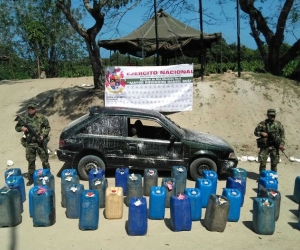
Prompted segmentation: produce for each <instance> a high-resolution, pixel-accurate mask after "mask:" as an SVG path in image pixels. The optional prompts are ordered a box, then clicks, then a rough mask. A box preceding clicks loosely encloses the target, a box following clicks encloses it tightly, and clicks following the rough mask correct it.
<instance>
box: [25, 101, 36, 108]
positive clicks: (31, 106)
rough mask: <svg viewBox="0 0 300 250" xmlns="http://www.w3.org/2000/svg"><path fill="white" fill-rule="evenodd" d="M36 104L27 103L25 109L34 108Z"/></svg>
mask: <svg viewBox="0 0 300 250" xmlns="http://www.w3.org/2000/svg"><path fill="white" fill-rule="evenodd" d="M36 106H37V105H36V103H35V102H29V103H28V104H27V108H34V109H35V108H36Z"/></svg>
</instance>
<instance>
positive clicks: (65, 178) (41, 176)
mask: <svg viewBox="0 0 300 250" xmlns="http://www.w3.org/2000/svg"><path fill="white" fill-rule="evenodd" d="M72 171H75V172H76V170H65V172H63V173H62V189H61V190H62V206H63V205H64V204H65V195H63V192H64V190H66V187H67V186H70V187H71V186H72V185H70V184H73V186H72V189H74V188H79V189H82V190H83V188H82V187H80V184H79V180H78V176H77V173H76V174H75V172H73V173H72ZM126 171H127V170H126V169H120V170H119V174H120V175H124V174H125V175H126ZM147 171H148V172H147ZM155 171H156V170H155V169H147V170H145V174H144V190H143V193H144V194H146V195H148V193H147V192H148V189H150V191H149V196H150V204H149V218H151V217H152V218H153V219H157V218H156V217H161V215H160V216H158V215H157V214H159V212H158V211H159V209H156V208H155V209H151V208H152V207H153V204H156V203H159V202H154V200H155V198H152V199H151V197H154V196H153V195H152V194H155V195H156V196H157V197H156V198H158V199H161V198H159V195H158V194H160V195H161V197H164V191H165V190H168V187H169V186H168V185H167V184H169V183H168V182H170V180H172V178H173V179H175V178H177V183H179V184H180V185H179V184H177V186H176V188H177V189H178V190H180V188H182V189H183V190H184V192H183V193H185V195H186V196H189V197H190V199H189V200H190V201H193V202H192V203H193V204H194V205H193V206H191V208H192V211H193V208H195V207H197V206H199V204H197V202H198V203H199V199H197V197H198V196H200V193H201V194H207V193H209V192H206V191H207V190H206V191H203V190H202V192H200V191H199V190H200V189H201V183H204V184H203V185H204V187H209V186H211V190H212V191H211V193H212V194H213V193H214V192H215V191H216V180H217V176H216V173H214V172H213V171H207V172H204V178H203V179H200V180H199V181H198V180H197V182H196V187H195V188H192V189H186V188H185V185H186V170H185V169H184V168H182V167H174V169H173V170H172V177H171V178H167V179H166V180H165V186H164V187H165V188H164V189H161V188H160V187H158V186H156V187H155V186H154V187H153V185H154V184H156V183H157V181H156V180H157V173H156V172H155ZM234 171H237V172H236V173H232V176H231V177H229V178H228V180H227V184H226V189H224V190H223V193H222V195H223V196H224V197H227V198H231V199H230V202H231V204H232V203H233V202H234V201H235V200H238V199H237V198H238V196H239V195H238V194H239V192H238V191H239V188H238V187H235V186H234V185H237V184H236V183H239V184H241V183H240V182H236V180H243V178H244V177H243V176H242V175H241V172H243V171H242V169H234ZM49 173H50V172H48V170H47V169H45V170H37V171H36V172H35V174H34V181H35V185H36V183H38V181H40V183H39V184H41V185H38V186H39V187H41V186H45V184H48V186H46V187H47V188H45V187H44V189H47V190H46V191H45V190H44V192H45V193H48V195H47V196H49V197H50V198H49V199H50V200H51V199H52V202H50V203H52V205H53V204H54V205H53V207H55V199H54V181H53V182H52V177H53V176H51V174H50V175H49ZM182 173H183V174H182ZM20 174H21V173H20V171H19V172H18V169H10V172H7V173H5V177H6V179H9V180H10V181H8V182H9V183H14V182H18V181H16V180H14V178H16V177H15V176H19V175H20ZM92 174H93V177H103V175H102V176H97V175H96V176H95V173H92ZM117 174H118V170H117V171H116V186H117V181H118V178H117ZM264 174H267V176H264ZM125 175H124V176H125ZM177 175H178V176H179V177H177ZM269 175H270V176H271V177H272V178H273V179H276V178H274V175H272V173H271V174H270V173H261V178H267V177H270V176H269ZM147 176H148V179H149V180H148V181H147ZM182 176H184V177H183V178H182ZM70 177H72V178H70ZM73 177H74V178H73ZM153 177H154V178H153ZM10 178H13V179H10ZM230 178H232V180H231V181H230ZM16 179H18V178H16ZM91 179H92V178H91ZM94 179H95V178H94ZM99 179H101V178H99ZM128 179H130V178H128ZM138 179H139V177H138V176H137V180H138ZM53 180H54V178H53ZM178 180H179V181H178ZM244 180H245V182H244V183H245V184H244V187H243V185H241V186H242V188H241V192H240V193H241V194H243V195H244V194H245V190H246V189H245V185H246V178H244ZM98 182H99V180H98ZM210 182H211V185H208V184H210ZM90 183H91V184H90V185H91V186H93V185H95V184H96V183H97V180H96V181H95V180H94V183H93V182H90ZM104 183H105V182H104ZM147 183H148V186H147V185H145V184H147ZM175 183H176V182H175V181H173V183H172V184H173V185H174V186H175ZM266 183H269V182H266ZM77 184H79V185H77ZM260 184H261V183H260ZM96 185H97V184H96ZM98 185H99V183H98ZM232 185H233V186H232ZM16 186H17V185H16ZM19 186H22V185H19ZM162 186H163V183H162ZM261 186H262V184H261ZM104 187H105V188H104V190H105V189H106V188H107V181H106V183H105V184H104ZM127 187H128V185H126V189H127ZM145 187H146V188H145ZM272 187H273V186H272ZM90 188H92V189H97V188H95V187H90ZM153 188H154V189H153ZM264 188H265V190H266V191H265V190H264V189H262V188H259V190H262V192H261V193H262V194H261V196H267V195H270V194H271V192H268V189H270V187H269V186H264ZM48 189H52V190H53V194H51V191H49V190H48ZM41 190H43V187H42V188H38V187H35V188H33V189H32V197H33V196H34V194H35V191H36V192H41ZM130 190H131V188H129V191H130ZM132 190H133V191H134V192H140V191H139V190H141V188H136V189H132ZM173 190H175V189H173ZM180 191H182V190H180ZM72 192H73V191H72ZM114 192H115V190H114ZM19 193H21V194H22V191H21V189H20V188H19ZM23 193H24V192H23ZM180 193H181V192H180ZM123 194H124V193H123ZM175 194H176V193H175ZM177 194H178V193H177ZM136 195H138V196H140V197H142V196H143V195H142V194H141V193H138V194H136V193H133V194H132V195H130V194H129V195H128V197H129V199H130V198H131V197H132V198H134V197H136ZM172 195H173V194H172ZM172 195H171V196H170V201H171V197H172ZM272 195H274V191H272ZM277 195H278V194H277ZM175 196H176V195H175ZM204 196H205V195H204ZM230 196H232V197H230ZM21 197H22V195H21ZM24 197H25V195H24ZM30 197H31V196H29V199H30ZM51 197H52V198H51ZM102 197H105V194H102ZM277 197H278V196H277ZM209 198H210V196H209ZM25 199H26V197H25ZM234 199H235V200H234ZM21 200H23V201H24V198H21ZM151 201H152V204H151ZM201 201H202V200H201ZM276 201H277V202H278V199H277V200H276ZM29 203H30V204H31V205H30V208H31V209H30V211H32V207H33V206H34V205H33V204H32V202H29ZM99 203H100V202H99ZM129 203H130V200H128V204H129ZM271 203H272V202H271ZM195 204H197V205H195ZM279 205H280V200H279ZM241 206H242V202H241ZM70 207H72V208H74V207H75V206H70ZM154 207H155V206H154ZM201 207H205V205H204V206H203V201H202V204H201ZM231 207H235V208H237V207H238V206H231ZM20 210H22V211H23V209H22V208H20ZM48 210H51V208H50V209H48ZM151 211H155V213H154V214H153V215H151ZM162 211H163V210H162ZM199 211H200V215H199ZM277 212H278V215H279V209H277ZM66 213H67V214H68V211H66ZM232 214H235V215H236V214H239V213H237V212H236V211H235V212H232ZM70 217H72V215H70ZM50 218H51V216H50ZM52 218H53V219H52V223H54V222H55V210H54V214H53V209H52ZM198 218H201V209H200V210H197V209H194V212H192V213H191V220H197V219H198ZM230 218H231V217H230V213H229V214H228V220H229V221H236V220H238V219H237V218H233V217H232V218H231V219H230ZM276 218H277V219H278V216H277V217H276ZM277 219H276V220H277ZM49 223H50V224H51V222H49ZM40 224H43V222H42V223H40ZM254 224H255V223H254ZM34 225H36V226H39V222H38V223H34ZM256 227H257V226H256ZM258 231H259V230H258ZM263 233H264V232H262V234H263Z"/></svg>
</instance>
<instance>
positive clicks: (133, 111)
mask: <svg viewBox="0 0 300 250" xmlns="http://www.w3.org/2000/svg"><path fill="white" fill-rule="evenodd" d="M89 112H90V114H91V115H94V114H99V113H105V114H112V115H139V116H151V117H157V118H160V117H161V116H163V115H162V114H161V113H160V112H159V111H156V110H149V109H138V108H126V107H100V106H93V107H91V108H90V110H89Z"/></svg>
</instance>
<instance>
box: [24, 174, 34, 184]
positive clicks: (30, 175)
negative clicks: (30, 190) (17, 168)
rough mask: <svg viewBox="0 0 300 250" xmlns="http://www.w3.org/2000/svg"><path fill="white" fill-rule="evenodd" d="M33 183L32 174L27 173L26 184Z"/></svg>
mask: <svg viewBox="0 0 300 250" xmlns="http://www.w3.org/2000/svg"><path fill="white" fill-rule="evenodd" d="M32 184H33V175H32V174H28V182H27V183H26V186H31V185H32Z"/></svg>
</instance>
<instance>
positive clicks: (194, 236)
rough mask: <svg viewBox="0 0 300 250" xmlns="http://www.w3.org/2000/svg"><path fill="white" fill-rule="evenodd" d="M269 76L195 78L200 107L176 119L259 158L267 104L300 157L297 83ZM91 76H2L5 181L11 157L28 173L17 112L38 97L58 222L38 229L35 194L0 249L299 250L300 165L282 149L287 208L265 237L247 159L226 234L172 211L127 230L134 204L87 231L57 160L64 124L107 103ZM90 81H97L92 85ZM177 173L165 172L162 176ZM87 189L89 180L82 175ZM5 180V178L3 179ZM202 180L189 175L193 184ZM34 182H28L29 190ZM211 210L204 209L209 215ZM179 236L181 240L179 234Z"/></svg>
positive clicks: (0, 172) (252, 166)
mask: <svg viewBox="0 0 300 250" xmlns="http://www.w3.org/2000/svg"><path fill="white" fill-rule="evenodd" d="M274 79H276V78H272V79H267V78H263V77H261V76H260V75H255V74H245V73H243V74H242V78H241V79H239V78H237V77H236V76H235V75H234V74H232V73H225V74H223V75H218V76H210V77H206V78H205V79H204V81H203V82H201V81H200V79H196V80H195V83H194V104H193V111H189V112H178V113H174V114H171V115H169V117H170V118H171V119H172V120H174V121H175V122H176V123H178V124H179V125H180V126H182V127H186V128H190V129H194V130H200V131H203V132H208V133H212V134H216V135H219V136H221V137H223V138H224V139H226V140H227V141H228V142H229V143H230V144H231V145H232V146H233V147H234V149H235V151H236V153H237V155H238V156H239V157H240V158H242V157H243V156H244V158H245V156H255V157H256V154H257V149H256V145H255V136H254V135H253V130H254V128H255V126H256V125H257V123H258V122H260V121H261V120H263V119H265V115H266V110H267V109H268V108H275V109H276V110H277V112H278V115H277V117H276V118H277V119H278V120H280V121H281V122H282V123H283V124H284V126H285V129H286V140H287V142H286V151H285V152H286V155H287V156H288V157H291V156H293V157H295V158H299V159H300V152H299V144H300V142H299V140H300V139H299V136H298V132H299V123H300V116H299V109H300V105H299V104H300V103H299V102H300V99H299V95H298V92H297V91H298V90H297V88H298V87H295V86H294V85H293V84H292V83H290V82H286V81H283V80H281V79H280V78H278V79H276V81H275V80H274ZM92 84H93V80H92V78H91V77H84V78H56V79H41V80H23V81H15V82H11V81H2V82H0V96H1V103H0V112H1V114H2V116H1V117H2V119H1V121H0V129H1V131H2V133H1V136H0V161H1V164H0V182H1V183H2V185H3V184H4V172H5V170H6V169H7V166H6V162H7V160H12V161H13V162H14V167H19V168H21V169H22V171H23V172H27V162H26V160H25V153H24V148H22V146H21V145H20V143H19V142H20V141H19V140H20V136H21V134H20V133H17V132H15V130H14V126H15V122H14V118H15V115H16V114H20V113H22V112H24V111H26V103H27V102H28V101H30V100H33V101H36V102H37V103H39V107H40V108H39V111H40V112H43V113H44V114H45V115H47V116H48V118H49V121H50V124H51V128H52V130H51V141H50V143H49V148H50V149H51V151H52V152H51V159H50V165H51V169H52V173H53V175H54V176H55V177H56V178H55V192H56V223H55V224H54V225H53V226H51V227H33V223H32V219H31V218H30V217H29V205H28V196H27V200H26V201H25V203H24V212H23V214H22V223H21V224H20V225H18V226H16V227H14V228H0V242H1V243H0V249H1V250H2V249H3V250H6V249H7V250H16V249H30V250H35V249H45V250H48V249H57V250H59V249H105V250H106V249H108V250H110V249H120V248H123V249H141V248H145V249H183V248H185V249H196V248H197V249H198V248H199V249H200V248H201V249H217V248H220V249H233V248H238V249H255V248H256V249H262V248H263V249H299V243H300V238H299V229H298V227H297V224H298V204H296V203H295V202H294V201H293V200H292V195H293V190H294V180H295V178H296V177H297V176H299V175H300V171H299V168H300V163H299V162H296V161H295V162H291V161H290V160H289V159H287V158H286V157H285V156H284V155H281V163H280V165H279V167H278V174H279V191H280V193H281V197H282V198H281V208H280V216H279V220H278V221H277V222H276V229H275V233H274V234H273V235H269V236H265V235H258V234H256V233H255V232H254V231H253V228H252V216H253V215H252V206H253V198H254V197H256V195H257V194H256V188H257V182H256V180H257V178H258V174H257V172H258V171H257V170H258V163H257V162H249V161H245V162H244V161H240V162H239V165H238V167H241V168H244V169H246V170H247V172H248V180H247V191H246V195H245V201H244V205H243V207H242V208H241V216H240V220H239V221H238V222H227V225H226V229H225V231H224V232H223V233H218V232H210V231H208V230H207V229H206V228H205V227H204V226H203V224H202V222H199V221H195V222H193V225H192V230H191V231H185V232H176V233H175V232H173V231H172V228H171V224H170V213H169V209H166V216H165V219H164V220H148V231H147V234H146V235H145V236H134V237H133V236H128V234H127V233H126V230H125V224H126V221H127V219H128V208H127V207H126V206H125V205H124V211H123V218H122V219H118V220H107V219H105V218H104V215H103V209H100V219H99V228H98V229H97V230H95V231H81V230H79V228H78V220H76V219H68V218H66V215H65V208H62V207H61V203H60V202H61V191H60V183H61V182H60V181H61V180H60V178H59V176H60V173H61V171H62V170H63V169H64V168H66V167H69V166H66V165H64V164H63V162H60V161H59V160H57V158H56V155H55V150H56V148H57V147H58V140H59V135H60V132H61V130H62V128H63V127H65V126H66V125H67V124H68V123H69V122H70V121H72V120H73V119H75V118H76V117H78V116H81V115H82V114H84V113H86V112H87V111H88V107H90V106H92V105H103V102H102V98H103V93H102V92H101V91H94V90H92ZM89 85H91V87H90V86H89ZM37 166H38V168H39V167H41V164H40V161H39V160H37ZM169 174H170V173H168V172H166V173H165V172H164V173H160V175H159V183H160V181H161V178H162V177H164V176H168V175H169ZM107 178H108V184H109V186H114V173H112V172H108V173H107ZM81 183H83V184H84V186H85V187H86V188H87V187H88V183H87V182H84V181H81ZM0 185H1V184H0ZM225 185H226V180H222V179H221V180H219V181H218V189H217V194H221V193H222V189H223V188H225ZM194 186H195V182H194V181H191V180H188V182H187V187H194ZM29 189H30V188H28V187H26V193H27V194H28V191H29ZM204 216H205V209H203V210H202V219H204ZM177 237H178V238H177Z"/></svg>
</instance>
